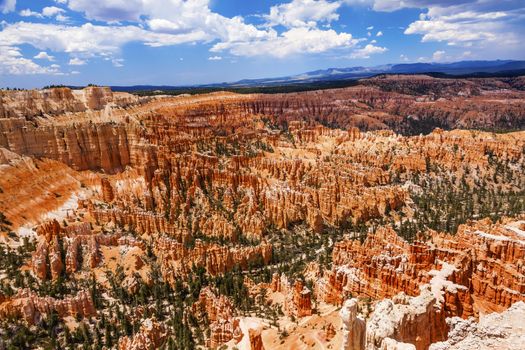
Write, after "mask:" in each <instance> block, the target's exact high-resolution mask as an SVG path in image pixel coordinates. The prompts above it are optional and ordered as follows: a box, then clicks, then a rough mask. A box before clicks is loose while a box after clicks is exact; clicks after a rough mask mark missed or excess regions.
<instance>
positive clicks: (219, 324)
mask: <svg viewBox="0 0 525 350" xmlns="http://www.w3.org/2000/svg"><path fill="white" fill-rule="evenodd" d="M193 311H194V312H195V314H196V315H197V317H199V318H200V319H207V320H208V321H209V322H210V336H209V338H208V339H207V341H206V344H207V346H208V347H210V348H214V349H215V348H217V347H219V346H220V345H222V344H224V343H226V342H228V341H230V340H231V339H235V341H236V343H238V342H239V341H240V339H241V338H242V332H241V330H240V328H239V319H237V318H235V317H234V308H233V306H232V304H231V302H230V301H229V300H228V298H226V297H225V296H223V295H221V296H217V295H216V294H215V293H214V292H213V291H212V290H211V289H210V288H209V287H206V288H204V289H202V290H201V292H200V295H199V300H197V302H196V303H195V304H194V305H193ZM238 335H241V337H240V338H239V336H238ZM259 338H260V335H259ZM250 341H251V337H250ZM261 345H262V341H261Z"/></svg>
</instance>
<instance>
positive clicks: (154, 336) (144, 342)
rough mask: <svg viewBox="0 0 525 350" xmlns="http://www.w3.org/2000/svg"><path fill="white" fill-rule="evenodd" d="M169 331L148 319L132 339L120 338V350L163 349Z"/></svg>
mask: <svg viewBox="0 0 525 350" xmlns="http://www.w3.org/2000/svg"><path fill="white" fill-rule="evenodd" d="M166 335H167V331H166V329H165V327H164V325H163V324H160V323H158V322H157V321H156V320H154V319H150V318H149V319H146V320H145V321H143V322H142V325H141V326H140V330H139V331H138V332H137V333H136V334H135V335H133V336H131V337H123V338H120V340H119V342H118V349H119V350H155V349H159V348H160V347H162V345H163V344H164V342H165V339H166Z"/></svg>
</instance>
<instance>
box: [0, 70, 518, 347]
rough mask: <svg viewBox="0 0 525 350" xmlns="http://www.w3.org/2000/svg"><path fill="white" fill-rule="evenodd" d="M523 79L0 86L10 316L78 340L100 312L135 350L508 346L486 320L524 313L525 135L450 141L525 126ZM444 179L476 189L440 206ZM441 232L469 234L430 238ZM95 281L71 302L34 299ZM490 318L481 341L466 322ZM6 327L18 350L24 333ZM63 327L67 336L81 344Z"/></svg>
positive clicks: (1, 225)
mask: <svg viewBox="0 0 525 350" xmlns="http://www.w3.org/2000/svg"><path fill="white" fill-rule="evenodd" d="M522 83H523V81H522V79H510V78H509V79H503V78H502V79H499V78H497V79H468V80H465V79H454V80H451V79H435V78H430V77H425V76H417V77H411V78H410V79H407V78H406V77H403V76H396V77H392V76H389V77H376V78H372V79H368V80H365V81H362V82H360V83H359V84H358V85H356V86H353V87H350V88H345V89H332V90H323V91H311V92H304V93H292V94H274V95H260V94H253V95H237V94H231V93H213V94H205V95H198V96H171V97H166V96H164V97H155V98H139V97H136V96H132V95H129V94H124V93H113V92H111V91H110V90H109V89H107V88H98V87H90V88H87V89H84V90H69V89H67V88H57V89H48V90H43V91H14V92H12V91H9V92H4V91H2V92H1V93H0V172H1V175H2V176H0V245H1V249H0V254H2V259H1V261H2V264H1V265H2V267H1V271H0V273H1V274H2V276H3V281H2V286H1V287H2V290H4V291H6V293H5V294H6V296H5V297H1V298H0V301H1V302H0V316H1V317H0V321H2V319H5V318H8V317H9V318H13V319H14V320H15V321H16V322H18V319H19V320H21V321H24V322H25V323H26V324H27V325H28V326H31V325H36V326H40V325H41V324H42V323H41V321H42V320H43V319H44V318H45V317H46V316H47V315H49V314H50V313H51V312H52V311H56V313H57V314H58V316H59V319H60V322H64V323H67V324H68V325H71V324H72V323H74V321H73V320H74V319H76V318H77V316H78V317H91V316H95V315H96V314H97V313H98V316H99V317H93V318H91V319H90V322H85V327H87V328H88V330H87V331H89V332H91V334H93V335H96V336H97V337H98V338H99V339H98V340H97V342H99V343H98V345H100V344H102V343H104V346H106V344H112V345H108V347H110V346H115V344H117V342H118V348H119V349H122V350H123V349H153V348H159V347H161V346H163V345H164V343H165V342H166V339H168V340H169V341H171V342H173V341H175V342H177V345H176V346H177V347H185V346H186V345H188V347H189V346H190V345H191V346H196V345H197V344H196V343H197V342H200V344H199V346H206V347H212V348H218V347H221V346H222V345H223V344H227V346H230V347H233V346H239V347H245V348H248V347H249V348H252V349H262V348H264V347H266V348H274V347H275V348H286V347H294V348H303V347H304V348H311V347H312V348H334V347H339V346H340V345H341V344H344V345H343V347H344V348H346V349H362V348H369V349H372V348H377V349H396V348H397V349H414V348H415V349H417V350H420V349H427V348H428V347H429V346H430V344H431V343H433V342H436V341H446V338H447V332H448V331H449V329H448V328H449V327H448V324H447V323H446V320H447V318H448V320H449V321H448V322H449V324H450V325H451V330H450V332H451V333H450V334H451V336H450V339H449V340H448V341H449V343H446V344H447V345H442V346H448V345H450V346H453V345H455V344H460V343H461V342H463V341H466V342H470V339H474V340H473V341H481V338H483V339H489V338H491V337H492V335H487V336H485V335H483V334H488V333H486V332H485V331H486V330H485V329H484V326H483V325H482V322H484V321H483V317H484V316H483V315H484V314H486V313H488V312H493V311H497V312H503V311H504V310H505V309H507V308H509V307H510V306H511V305H513V304H515V305H518V309H519V307H520V306H519V305H521V304H519V302H520V301H523V300H524V299H525V282H524V281H525V271H524V270H523V267H524V266H525V249H524V246H525V243H524V237H525V226H524V221H523V220H522V219H523V217H522V216H520V215H519V213H522V212H523V211H524V210H525V205H524V202H523V195H522V194H523V190H522V188H523V184H524V183H525V178H524V177H523V173H524V169H525V153H524V150H525V133H524V132H512V133H506V134H504V133H492V132H482V131H471V130H452V131H448V130H447V129H451V128H455V127H468V128H486V129H491V130H508V129H516V128H521V127H522V126H523V118H524V114H523V110H524V107H525V105H524V102H523V101H525V99H524V97H525V95H524V93H523V91H522V90H520V89H522V86H523V84H522ZM436 127H440V129H439V128H436ZM403 135H406V136H403ZM408 135H416V136H408ZM442 184H445V185H442ZM446 184H450V187H451V190H452V189H454V190H458V189H459V190H461V191H459V190H458V191H456V192H452V191H450V193H449V192H446V193H445V194H444V197H443V198H440V199H438V200H436V199H435V197H436V195H435V194H434V193H433V191H434V187H439V188H442V187H443V186H446ZM445 191H448V189H446V188H445ZM432 195H433V196H434V197H432ZM469 196H470V197H469ZM428 198H430V199H428ZM472 198H474V199H475V200H469V199H472ZM484 199H486V200H485V202H487V203H489V204H490V205H486V203H484ZM430 201H433V202H431V203H430ZM454 202H461V203H459V205H456V203H454ZM451 203H452V204H451ZM467 212H468V213H471V214H469V215H468V217H465V215H461V214H462V213H467ZM452 214H454V215H452ZM504 215H512V216H515V218H514V219H510V218H503V219H500V218H501V217H503V216H504ZM486 216H491V217H493V221H490V220H487V219H485V220H478V221H467V220H468V219H472V218H480V217H486ZM442 217H443V218H445V217H446V218H447V220H449V221H447V224H449V225H448V226H447V227H446V229H443V231H447V232H453V233H454V235H452V234H445V233H441V232H436V231H433V230H431V229H428V228H427V227H434V228H435V226H437V223H440V220H441V219H442ZM465 222H466V224H463V225H459V224H460V223H465ZM416 223H417V224H418V226H417V228H414V227H415V226H416V225H415V224H416ZM433 224H436V225H435V226H433ZM404 225H405V226H406V225H408V227H409V228H410V229H411V230H412V231H410V230H408V229H405V230H402V228H404V227H405V226H404ZM425 225H426V226H425ZM458 225H459V226H458ZM438 227H439V226H438ZM451 227H454V229H451ZM396 230H397V231H398V232H400V234H402V235H403V237H406V239H403V238H401V237H399V236H398V235H397V234H396ZM439 230H441V228H439ZM415 231H418V232H415ZM456 231H457V232H456ZM407 232H409V233H410V232H411V234H406V233H407ZM276 271H279V273H275V272H276ZM272 273H275V274H274V275H273V278H272V277H271V276H272ZM4 276H5V277H4ZM88 278H89V280H88ZM92 283H93V285H92ZM311 284H312V285H313V288H312V290H310V289H309V288H307V287H306V286H307V285H308V286H310V285H311ZM87 285H89V286H92V287H90V290H89V292H87V291H83V292H80V293H79V294H78V295H76V296H66V297H64V298H63V299H58V298H50V297H46V296H38V294H36V292H31V290H35V291H36V290H38V291H39V292H40V293H43V294H45V293H47V291H46V288H47V286H51V287H52V288H57V289H60V290H77V289H76V288H78V286H83V287H84V286H87ZM423 286H424V287H423ZM51 287H49V288H51ZM91 288H92V289H91ZM264 289H270V290H271V291H272V293H267V294H266V293H263V292H262V291H263V290H264ZM232 290H235V291H236V292H238V293H237V294H235V295H234V296H231V294H229V293H231V291H232ZM13 293H14V294H13ZM64 294H65V295H67V293H64V292H62V293H61V295H64ZM73 294H74V293H73ZM11 295H13V296H11ZM92 295H95V297H92ZM226 295H230V296H229V297H228V296H226ZM264 295H266V298H260V297H259V296H264ZM92 298H93V299H95V300H96V301H97V303H96V304H97V308H99V303H98V301H100V300H103V301H104V302H103V303H101V304H100V305H101V306H100V308H101V309H100V310H97V311H95V309H94V306H93V304H94V301H93V300H91V299H92ZM353 298H356V299H353ZM385 298H386V299H385ZM347 299H350V300H349V301H346V300H347ZM383 299H384V300H383ZM188 301H190V302H188ZM345 301H346V302H345ZM314 304H315V305H314ZM233 305H236V306H237V309H236V308H234V307H233ZM338 306H343V308H342V309H341V314H340V315H341V318H342V319H339V318H338V310H337V307H338ZM281 307H282V309H281ZM372 310H373V312H372ZM509 310H510V312H511V313H510V315H513V314H514V312H515V310H514V309H509ZM281 311H282V312H281ZM358 311H362V312H363V316H362V317H361V316H358ZM518 311H519V310H518ZM370 312H372V313H370ZM283 313H284V315H283ZM152 315H156V316H157V317H156V320H157V321H154V320H153V319H152V318H151V317H152ZM502 315H504V316H501V317H507V316H505V315H506V314H502ZM306 316H308V317H306ZM478 316H479V317H481V321H480V322H481V323H480V325H478V326H473V323H472V322H470V321H468V322H469V323H464V322H466V321H459V320H458V319H456V318H454V317H461V318H464V319H465V318H468V317H474V318H476V317H478ZM509 317H514V316H509ZM64 318H66V319H64ZM366 318H367V319H366ZM365 319H366V323H367V325H366V327H365ZM172 320H175V321H177V322H178V323H177V322H175V321H172ZM450 320H453V321H450ZM454 320H455V321H454ZM341 322H342V328H340V327H341ZM4 323H5V322H4ZM4 323H2V324H1V325H0V333H2V335H4V334H7V335H8V336H7V337H10V336H11V335H14V332H15V331H18V329H22V328H19V327H18V324H16V325H15V326H16V327H15V326H11V325H9V324H4ZM140 324H142V327H141V328H140V329H139V325H140ZM455 324H457V325H458V327H454V325H455ZM207 325H209V329H208V327H207ZM20 326H21V325H20ZM17 327H18V328H17ZM21 327H22V326H21ZM324 327H326V328H324ZM15 328H16V329H15ZM321 328H323V330H321ZM456 328H457V331H456ZM475 328H476V329H477V330H475ZM62 329H63V326H62V323H60V324H59V326H57V327H56V328H55V329H52V330H49V332H51V331H52V332H55V333H56V334H58V337H57V342H59V343H60V346H61V347H69V345H68V346H65V344H63V343H64V342H65V340H64V339H65V335H64V334H62V332H63V331H62ZM464 329H468V332H470V333H472V334H473V335H472V336H473V337H475V338H469V335H465V336H463V335H461V334H463V333H465V332H463V331H461V330H464ZM462 332H463V333H462ZM39 334H40V333H39ZM42 334H44V333H42ZM130 334H133V335H132V336H129V337H128V336H126V335H130ZM507 335H508V334H506V333H505V334H504V336H503V338H505V337H507ZM79 338H80V336H78V335H77V334H76V333H75V334H74V336H73V337H71V339H72V340H73V341H78V339H79ZM119 338H120V339H119ZM503 338H502V339H503ZM507 338H508V339H509V342H511V341H514V342H515V341H517V340H516V339H517V338H515V337H514V338H513V337H512V336H511V335H508V337H507ZM13 339H16V338H15V337H13ZM117 339H119V340H117ZM2 340H4V339H2ZM8 340H9V339H8ZM182 344H184V346H183V345H182ZM488 344H491V343H490V341H489V343H488ZM509 344H510V343H509ZM35 346H40V347H46V346H47V347H48V346H49V344H48V343H47V342H46V343H44V341H41V342H40V343H38V344H36V345H35Z"/></svg>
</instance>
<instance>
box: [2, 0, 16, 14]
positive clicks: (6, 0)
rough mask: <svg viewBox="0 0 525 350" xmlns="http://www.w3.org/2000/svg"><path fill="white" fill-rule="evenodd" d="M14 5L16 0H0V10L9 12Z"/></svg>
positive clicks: (12, 9) (13, 8)
mask: <svg viewBox="0 0 525 350" xmlns="http://www.w3.org/2000/svg"><path fill="white" fill-rule="evenodd" d="M15 7H16V0H0V12H1V13H9V12H13V11H14V10H15Z"/></svg>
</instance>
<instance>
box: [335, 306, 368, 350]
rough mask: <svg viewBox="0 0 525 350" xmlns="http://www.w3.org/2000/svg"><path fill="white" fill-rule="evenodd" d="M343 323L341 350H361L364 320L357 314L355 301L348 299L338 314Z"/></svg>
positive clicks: (363, 342)
mask: <svg viewBox="0 0 525 350" xmlns="http://www.w3.org/2000/svg"><path fill="white" fill-rule="evenodd" d="M339 314H340V317H341V320H342V321H343V343H342V348H341V349H342V350H363V349H364V348H365V340H366V338H365V337H366V323H365V320H364V319H363V318H362V317H361V316H359V315H358V313H357V299H348V300H347V301H345V303H344V304H343V307H342V308H341V311H340V312H339Z"/></svg>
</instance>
